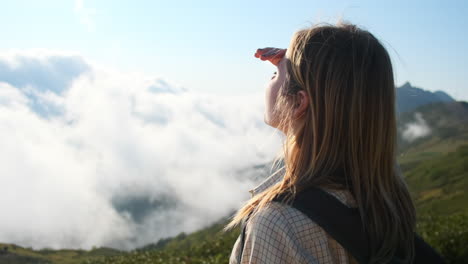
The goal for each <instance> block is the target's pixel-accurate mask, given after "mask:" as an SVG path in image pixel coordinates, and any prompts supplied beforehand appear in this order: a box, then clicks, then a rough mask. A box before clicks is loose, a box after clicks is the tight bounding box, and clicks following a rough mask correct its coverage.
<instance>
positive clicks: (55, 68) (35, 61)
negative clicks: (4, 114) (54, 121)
mask: <svg viewBox="0 0 468 264" xmlns="http://www.w3.org/2000/svg"><path fill="white" fill-rule="evenodd" d="M89 70H90V67H89V65H87V64H86V62H85V61H84V59H83V58H81V57H79V56H77V55H61V54H50V52H47V51H36V52H33V53H27V54H22V53H18V52H14V53H7V54H0V82H2V83H6V84H9V85H11V86H13V87H17V88H18V89H20V90H21V91H22V94H23V95H24V96H26V97H27V98H28V104H29V105H30V106H31V108H32V109H33V110H34V111H35V112H36V113H38V114H40V115H41V116H43V117H48V116H49V115H57V114H60V113H61V112H62V109H61V104H62V102H61V97H60V95H61V94H62V93H63V92H65V90H66V89H68V88H69V86H70V84H71V83H72V81H73V80H74V79H76V78H78V77H79V76H80V75H81V74H84V73H86V72H87V71H89Z"/></svg>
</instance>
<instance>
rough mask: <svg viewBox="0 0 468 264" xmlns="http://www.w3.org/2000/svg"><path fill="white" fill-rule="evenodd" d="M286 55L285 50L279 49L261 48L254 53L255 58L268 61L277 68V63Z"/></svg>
mask: <svg viewBox="0 0 468 264" xmlns="http://www.w3.org/2000/svg"><path fill="white" fill-rule="evenodd" d="M285 54H286V49H279V48H271V47H267V48H263V49H257V52H255V57H256V58H259V59H261V60H263V61H264V60H268V61H269V62H271V63H273V65H275V66H278V63H279V62H280V61H281V59H282V58H283V57H284V55H285Z"/></svg>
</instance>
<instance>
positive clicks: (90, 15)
mask: <svg viewBox="0 0 468 264" xmlns="http://www.w3.org/2000/svg"><path fill="white" fill-rule="evenodd" d="M74 11H75V14H76V15H77V17H78V20H79V21H80V23H81V24H82V25H83V26H85V27H86V29H87V30H88V31H89V32H94V31H95V30H96V23H95V21H94V17H95V15H96V10H95V9H94V8H89V7H85V5H84V0H75V7H74Z"/></svg>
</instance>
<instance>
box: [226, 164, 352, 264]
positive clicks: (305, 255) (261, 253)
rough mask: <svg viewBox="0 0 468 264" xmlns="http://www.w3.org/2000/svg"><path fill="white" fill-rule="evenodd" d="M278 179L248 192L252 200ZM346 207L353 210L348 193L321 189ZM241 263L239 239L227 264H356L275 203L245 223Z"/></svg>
mask: <svg viewBox="0 0 468 264" xmlns="http://www.w3.org/2000/svg"><path fill="white" fill-rule="evenodd" d="M281 179H282V174H281V173H277V174H273V175H271V176H270V177H268V178H267V179H265V180H264V181H263V182H262V183H261V184H260V185H258V186H257V187H255V188H254V189H252V190H250V193H251V194H252V196H254V195H255V194H257V193H260V192H262V191H264V190H266V189H267V188H268V187H270V186H272V185H274V184H275V183H277V182H279V181H280V180H281ZM324 190H325V191H327V192H328V193H330V194H332V195H333V196H335V197H336V198H337V199H338V200H339V201H341V202H342V203H344V204H345V205H347V206H348V207H356V201H355V200H354V198H353V196H352V195H351V193H350V192H349V191H345V190H331V189H324ZM244 239H245V243H244V249H243V251H242V257H241V261H240V262H241V263H239V262H238V255H239V253H240V250H241V243H242V242H241V236H239V238H238V239H237V240H236V242H235V244H234V247H233V250H232V252H231V256H230V259H229V264H246V263H250V264H260V263H269V264H279V263H314V264H354V263H358V262H357V261H356V260H355V259H354V257H352V256H351V255H350V254H349V253H348V252H347V251H346V250H345V249H344V248H343V247H342V246H341V245H340V244H339V243H338V242H336V241H335V240H334V239H333V238H332V237H331V236H330V235H328V233H326V232H325V231H324V230H323V229H322V228H321V227H320V226H319V225H318V224H316V223H315V222H314V221H312V220H311V219H310V218H309V217H307V215H305V214H303V213H302V212H301V211H299V210H297V209H295V208H293V207H291V206H288V205H284V204H282V203H279V202H271V203H270V204H268V205H267V206H266V207H265V208H263V209H262V210H260V211H259V213H258V214H257V215H256V216H255V217H252V218H251V219H249V221H247V224H246V230H245V238H244Z"/></svg>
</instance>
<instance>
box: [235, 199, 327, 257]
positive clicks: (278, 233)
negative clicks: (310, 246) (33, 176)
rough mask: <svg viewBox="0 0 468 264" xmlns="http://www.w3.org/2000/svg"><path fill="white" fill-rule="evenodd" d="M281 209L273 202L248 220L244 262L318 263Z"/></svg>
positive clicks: (243, 255)
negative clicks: (303, 245) (305, 247)
mask: <svg viewBox="0 0 468 264" xmlns="http://www.w3.org/2000/svg"><path fill="white" fill-rule="evenodd" d="M282 209H283V208H282V206H279V205H275V204H273V205H272V206H268V207H266V208H263V209H262V210H261V211H260V212H259V213H258V214H257V215H255V217H253V218H251V219H250V220H249V221H248V222H247V226H246V232H245V243H244V250H243V251H242V257H241V264H263V263H271V264H280V263H308V264H310V263H319V262H318V260H317V258H316V256H314V255H313V254H310V253H311V252H309V251H307V250H306V249H304V248H303V247H302V245H301V243H300V239H299V238H298V234H297V232H296V230H295V228H294V226H293V225H292V224H290V222H289V219H288V215H287V214H285V213H284V212H283V210H282Z"/></svg>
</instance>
